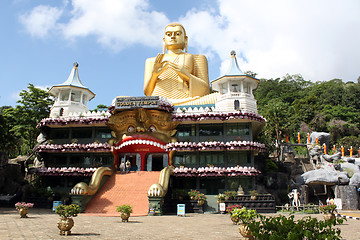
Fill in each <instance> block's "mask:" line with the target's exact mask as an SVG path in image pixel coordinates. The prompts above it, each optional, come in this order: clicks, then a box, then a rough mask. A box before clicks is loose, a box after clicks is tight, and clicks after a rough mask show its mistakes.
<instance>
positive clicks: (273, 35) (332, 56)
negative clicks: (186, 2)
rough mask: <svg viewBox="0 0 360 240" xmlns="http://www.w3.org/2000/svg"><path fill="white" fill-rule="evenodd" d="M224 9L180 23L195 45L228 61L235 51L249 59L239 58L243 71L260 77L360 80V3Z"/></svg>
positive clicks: (239, 4) (222, 3)
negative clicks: (359, 14) (292, 75)
mask: <svg viewBox="0 0 360 240" xmlns="http://www.w3.org/2000/svg"><path fill="white" fill-rule="evenodd" d="M218 4H219V6H218V7H219V11H218V13H214V12H211V11H207V12H204V11H196V10H192V11H190V12H188V13H187V15H186V16H184V17H183V18H182V19H181V20H180V21H181V22H183V23H184V25H186V26H187V31H188V32H189V35H190V37H189V38H190V40H189V41H190V45H191V46H193V47H195V48H199V49H202V51H203V52H210V53H212V54H213V55H214V54H215V55H218V56H220V58H221V59H223V60H225V59H228V58H229V54H230V51H231V50H232V49H234V50H236V51H237V53H238V57H239V56H240V55H242V56H244V57H245V59H239V58H238V60H239V64H240V66H241V68H242V70H243V71H245V70H251V71H253V72H257V73H259V75H258V76H259V77H267V78H270V77H281V76H284V75H285V74H286V73H290V74H296V73H301V74H302V75H303V76H304V77H305V78H306V79H308V80H316V81H317V80H330V79H332V78H336V77H342V78H343V79H344V80H355V79H356V78H357V77H358V76H359V75H360V71H359V70H358V69H359V68H358V67H357V66H359V65H360V48H359V47H358V43H359V42H360V30H359V29H360V28H359V26H360V18H359V17H358V12H359V10H360V3H359V2H358V1H341V2H339V1H335V0H330V1H329V0H326V1H325V0H322V1H288V0H287V1H281V0H277V1H267V0H256V1H245V0H244V1H240V0H239V1H231V0H219V1H218ZM222 65H225V64H222ZM224 69H225V70H226V68H224V67H221V70H222V73H224Z"/></svg>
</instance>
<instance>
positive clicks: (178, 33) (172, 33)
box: [163, 23, 188, 51]
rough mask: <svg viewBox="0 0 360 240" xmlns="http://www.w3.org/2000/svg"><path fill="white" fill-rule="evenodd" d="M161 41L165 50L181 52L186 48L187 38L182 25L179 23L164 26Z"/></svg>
mask: <svg viewBox="0 0 360 240" xmlns="http://www.w3.org/2000/svg"><path fill="white" fill-rule="evenodd" d="M163 41H164V47H166V49H167V50H175V49H181V50H183V49H184V48H187V43H188V37H187V36H186V32H185V28H184V27H183V25H181V24H180V23H170V24H168V25H166V27H165V35H164V38H163ZM164 51H165V49H164Z"/></svg>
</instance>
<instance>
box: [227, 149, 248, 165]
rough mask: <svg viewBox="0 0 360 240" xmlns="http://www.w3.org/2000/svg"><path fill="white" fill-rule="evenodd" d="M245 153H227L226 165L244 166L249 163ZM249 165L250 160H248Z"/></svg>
mask: <svg viewBox="0 0 360 240" xmlns="http://www.w3.org/2000/svg"><path fill="white" fill-rule="evenodd" d="M248 157H249V156H248V154H247V152H230V151H229V152H228V153H227V165H228V166H237V165H240V166H245V165H247V164H248V163H249V159H248ZM250 163H251V158H250Z"/></svg>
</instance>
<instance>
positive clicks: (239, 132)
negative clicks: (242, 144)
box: [226, 124, 250, 136]
mask: <svg viewBox="0 0 360 240" xmlns="http://www.w3.org/2000/svg"><path fill="white" fill-rule="evenodd" d="M249 134H250V130H249V126H248V125H247V124H229V125H227V126H226V135H227V136H245V135H249Z"/></svg>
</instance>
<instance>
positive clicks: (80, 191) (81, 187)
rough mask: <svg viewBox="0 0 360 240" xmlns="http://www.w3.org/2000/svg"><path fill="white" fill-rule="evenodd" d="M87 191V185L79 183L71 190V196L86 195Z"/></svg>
mask: <svg viewBox="0 0 360 240" xmlns="http://www.w3.org/2000/svg"><path fill="white" fill-rule="evenodd" d="M87 189H88V185H87V184H86V183H84V182H81V183H78V184H76V185H75V186H74V187H73V188H72V189H71V194H72V195H86V194H87V192H88V191H87Z"/></svg>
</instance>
